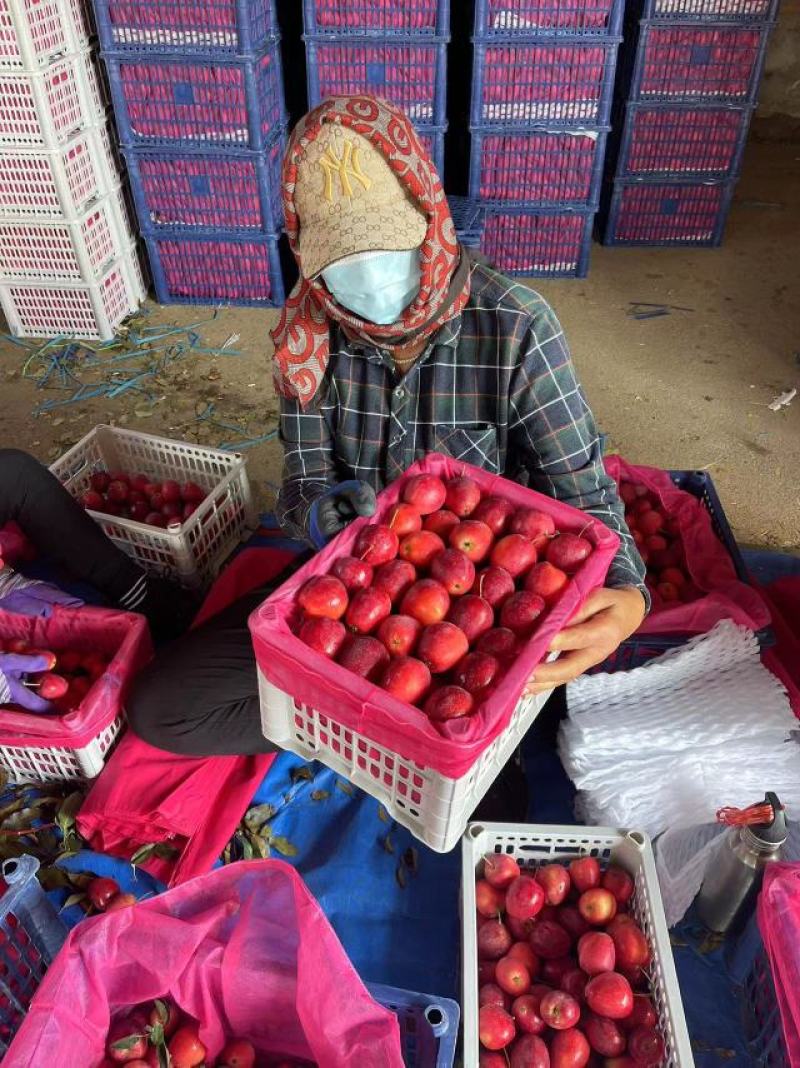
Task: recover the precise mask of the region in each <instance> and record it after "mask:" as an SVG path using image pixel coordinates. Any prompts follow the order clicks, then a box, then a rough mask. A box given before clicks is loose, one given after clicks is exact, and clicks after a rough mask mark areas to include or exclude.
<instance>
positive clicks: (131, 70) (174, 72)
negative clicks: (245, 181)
mask: <svg viewBox="0 0 800 1068" xmlns="http://www.w3.org/2000/svg"><path fill="white" fill-rule="evenodd" d="M103 60H104V62H105V64H106V69H107V70H108V80H109V84H110V86H111V98H112V101H113V104H114V114H115V117H116V120H117V131H118V133H119V140H120V143H121V144H122V145H123V146H125V147H150V148H153V147H159V146H161V147H165V148H177V147H183V148H198V147H202V148H204V149H205V150H206V151H212V150H216V151H223V152H224V151H227V150H228V149H230V148H250V149H253V150H255V151H258V150H260V149H263V148H265V147H266V146H267V145H269V144H271V143H272V141H273V140H274V138H275V136H276V134H277V132H278V131H279V130H280V129H281V128H282V127H284V126H285V125H286V106H285V102H284V96H283V76H282V73H281V58H280V48H279V46H278V44H277V42H272V43H271V44H270V45H269V46H268V47H267V48H266V49H264V51H262V52H260V53H259V54H258V55H250V56H240V57H228V56H220V57H217V58H216V59H214V60H209V59H205V58H201V57H192V56H185V55H169V56H167V55H163V56H162V55H153V54H152V53H149V52H135V53H134V52H128V53H122V54H117V53H106V54H105V55H104V56H103Z"/></svg>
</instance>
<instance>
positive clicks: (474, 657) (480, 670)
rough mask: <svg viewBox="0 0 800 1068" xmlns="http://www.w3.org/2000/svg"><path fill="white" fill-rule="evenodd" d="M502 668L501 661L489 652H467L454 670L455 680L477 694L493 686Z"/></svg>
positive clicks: (458, 684) (457, 683)
mask: <svg viewBox="0 0 800 1068" xmlns="http://www.w3.org/2000/svg"><path fill="white" fill-rule="evenodd" d="M499 670H500V661H499V660H498V659H497V658H496V657H494V656H491V655H490V654H489V653H478V652H475V653H467V655H466V656H465V657H464V658H463V659H462V660H460V661H459V662H458V664H456V666H455V670H454V671H453V681H454V682H455V683H456V685H457V686H463V687H464V689H465V690H468V691H469V693H472V694H477V693H480V692H481V690H485V689H486V687H487V686H491V684H492V683H493V682H494V680H495V679H496V678H497V673H498V671H499Z"/></svg>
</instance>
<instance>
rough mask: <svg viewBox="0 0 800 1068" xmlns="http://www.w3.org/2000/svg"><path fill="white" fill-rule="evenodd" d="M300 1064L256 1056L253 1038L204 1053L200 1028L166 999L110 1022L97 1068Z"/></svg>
mask: <svg viewBox="0 0 800 1068" xmlns="http://www.w3.org/2000/svg"><path fill="white" fill-rule="evenodd" d="M117 1064H125V1065H127V1068H160V1066H165V1065H167V1066H169V1068H262V1066H263V1068H304V1066H308V1062H307V1061H302V1062H301V1061H298V1060H294V1059H292V1058H290V1057H279V1056H278V1057H276V1056H265V1057H259V1055H258V1054H257V1053H256V1049H255V1047H254V1046H253V1044H252V1042H248V1041H247V1040H246V1039H242V1038H233V1039H231V1040H230V1041H229V1042H227V1043H226V1045H225V1047H224V1049H223V1050H222V1052H221V1053H220V1055H219V1057H217V1058H216V1059H214V1058H213V1057H209V1056H208V1051H207V1050H206V1047H205V1046H204V1045H203V1043H202V1042H201V1041H200V1035H199V1026H198V1024H197V1023H195V1021H194V1020H192V1019H190V1018H189V1017H188V1016H184V1014H183V1013H181V1011H180V1009H179V1008H178V1006H177V1005H176V1004H175V1003H174V1002H172V1001H170V1000H169V999H168V998H157V999H156V1000H155V1001H153V1002H150V1003H149V1004H145V1005H138V1006H135V1007H134V1008H132V1009H127V1010H126V1011H125V1013H124V1015H122V1016H118V1017H116V1018H115V1019H114V1020H112V1022H111V1028H110V1030H109V1032H108V1037H107V1039H106V1056H105V1058H104V1060H103V1061H101V1063H100V1065H99V1066H98V1068H114V1066H115V1065H117Z"/></svg>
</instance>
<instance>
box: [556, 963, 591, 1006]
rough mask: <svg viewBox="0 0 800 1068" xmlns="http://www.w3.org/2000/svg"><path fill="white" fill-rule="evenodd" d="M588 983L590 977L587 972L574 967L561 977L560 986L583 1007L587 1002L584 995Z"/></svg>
mask: <svg viewBox="0 0 800 1068" xmlns="http://www.w3.org/2000/svg"><path fill="white" fill-rule="evenodd" d="M588 982H589V976H588V975H587V974H586V973H585V972H583V971H581V969H580V968H575V967H572V968H570V969H569V971H566V972H564V974H563V975H562V976H561V982H560V983H559V986H560V987H561V989H562V990H564V991H565V992H566V993H567V994H572V996H573V997H574V998H575V1000H576V1001H577V1002H578V1003H579V1004H581V1005H582V1004H583V1003H584V1001H585V1000H586V999H585V997H584V994H585V991H586V984H587V983H588Z"/></svg>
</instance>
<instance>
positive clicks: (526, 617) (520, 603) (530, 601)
mask: <svg viewBox="0 0 800 1068" xmlns="http://www.w3.org/2000/svg"><path fill="white" fill-rule="evenodd" d="M544 609H545V603H544V601H543V600H542V598H541V597H539V595H538V594H536V593H529V592H528V590H520V591H519V593H514V594H512V595H511V597H509V599H508V600H507V601H506V603H505V604H504V605H503V607H502V608H501V609H500V624H501V626H503V627H508V629H509V630H512V631H513V632H514V633H515V634H516V635H517V636H518V637H519V638H528V637H530V635H531V634H533V632H534V630H535V629H536V624H537V621H538V619H539V617H540V616H541V614H542V612H544Z"/></svg>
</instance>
